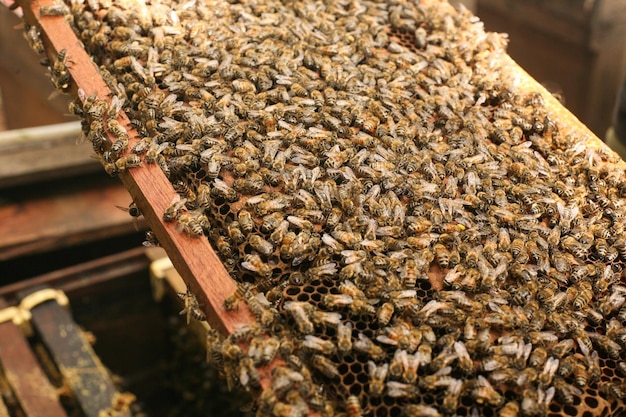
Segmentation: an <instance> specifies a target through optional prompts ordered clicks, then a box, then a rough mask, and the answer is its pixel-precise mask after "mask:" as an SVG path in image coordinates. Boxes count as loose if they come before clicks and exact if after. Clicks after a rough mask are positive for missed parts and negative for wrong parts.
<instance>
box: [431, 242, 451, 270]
mask: <svg viewBox="0 0 626 417" xmlns="http://www.w3.org/2000/svg"><path fill="white" fill-rule="evenodd" d="M433 250H434V252H435V257H436V259H437V263H438V264H439V266H440V267H441V268H443V269H447V268H448V267H449V266H450V251H449V250H448V249H447V248H446V247H445V246H444V245H442V244H441V243H437V244H436V245H435V246H434V248H433Z"/></svg>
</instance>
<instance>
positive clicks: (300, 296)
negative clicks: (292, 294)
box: [296, 293, 310, 303]
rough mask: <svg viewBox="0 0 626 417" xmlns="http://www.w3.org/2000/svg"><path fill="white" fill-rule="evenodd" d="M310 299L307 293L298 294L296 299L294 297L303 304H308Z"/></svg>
mask: <svg viewBox="0 0 626 417" xmlns="http://www.w3.org/2000/svg"><path fill="white" fill-rule="evenodd" d="M309 299H310V295H309V294H307V293H300V294H298V297H296V300H298V301H303V302H305V303H306V302H308V301H309Z"/></svg>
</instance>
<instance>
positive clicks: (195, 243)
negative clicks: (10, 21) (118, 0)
mask: <svg viewBox="0 0 626 417" xmlns="http://www.w3.org/2000/svg"><path fill="white" fill-rule="evenodd" d="M52 3H53V2H52V1H49V0H34V1H27V0H21V1H20V2H19V4H20V5H21V7H22V10H23V13H24V19H25V20H26V21H27V22H29V23H30V24H37V25H39V27H40V28H41V33H42V38H43V41H44V44H45V45H46V51H47V53H48V54H50V55H51V56H50V58H51V59H56V56H55V55H56V54H57V53H58V52H59V51H61V50H63V49H65V50H66V56H67V61H68V69H69V72H70V74H71V76H72V80H73V82H72V87H71V91H72V95H74V96H77V95H78V90H79V89H80V90H82V91H84V92H85V93H86V94H87V95H91V94H96V95H97V96H98V97H99V98H100V99H104V98H109V97H110V96H111V91H110V90H109V89H108V87H107V86H106V84H105V83H104V81H103V80H102V78H101V77H100V74H99V72H98V69H97V68H96V67H95V65H94V64H93V62H92V61H91V59H90V58H89V55H87V53H86V52H85V50H84V49H83V47H82V44H81V42H80V41H79V40H78V39H77V38H76V36H75V34H74V32H72V30H71V28H70V27H69V25H68V24H67V22H66V21H65V19H64V18H63V17H62V16H40V13H39V9H40V7H42V6H45V5H50V4H52ZM118 121H119V122H120V123H121V124H122V125H123V126H124V127H126V128H127V130H128V132H129V134H130V144H131V145H130V146H131V147H132V145H133V144H134V143H136V142H137V140H138V138H137V132H136V131H135V130H134V129H132V127H131V126H130V121H129V120H128V118H127V117H126V115H125V114H123V112H121V113H120V115H119V117H118ZM119 177H120V179H121V181H122V183H123V184H124V186H125V187H126V189H127V190H128V191H129V192H130V194H131V196H132V198H133V201H134V202H135V203H136V204H137V206H138V207H139V209H140V210H141V212H142V213H143V215H144V217H145V218H146V220H147V222H148V224H149V226H150V227H151V229H152V230H153V232H154V233H155V234H156V236H157V238H158V239H159V242H160V244H161V245H162V246H163V247H164V248H165V250H166V251H167V253H168V255H169V256H170V258H171V259H172V263H173V264H174V266H175V267H176V269H177V270H178V272H179V273H180V274H181V276H183V277H184V279H185V282H186V283H187V285H188V286H189V287H190V288H191V290H192V291H193V292H194V294H196V295H197V297H198V301H199V302H200V304H201V305H202V306H203V308H204V309H205V313H206V316H207V319H208V321H209V324H210V325H211V326H212V327H213V328H215V329H217V330H218V331H219V332H220V333H221V334H222V335H228V334H231V333H232V332H234V331H235V330H236V329H237V328H239V327H241V326H244V325H247V324H251V323H253V322H254V321H255V319H254V316H253V315H252V314H251V313H250V311H249V310H248V309H247V308H246V307H243V306H242V308H240V309H238V310H237V311H233V312H228V311H226V309H225V308H224V300H225V299H226V298H227V297H228V296H230V295H231V294H232V293H233V292H235V290H236V289H237V284H236V283H235V281H233V280H232V279H231V277H230V275H229V274H228V272H227V271H226V269H225V268H224V266H223V265H222V263H221V261H220V260H219V258H218V257H217V255H216V254H215V252H214V251H213V248H212V247H211V245H210V243H209V242H208V240H207V239H204V238H202V239H195V238H191V237H189V236H187V235H185V234H183V233H180V232H179V231H177V230H176V226H175V225H174V224H171V223H165V222H164V221H163V219H162V213H163V212H164V211H165V210H166V208H167V207H168V206H169V204H170V203H171V201H172V200H173V199H174V198H175V196H176V195H177V194H176V192H175V191H174V189H173V188H172V185H171V184H170V183H169V181H168V179H167V178H166V177H165V175H164V173H163V172H162V171H161V169H160V168H159V167H158V166H156V165H144V166H142V167H140V168H135V169H131V170H129V171H126V172H122V173H120V175H119Z"/></svg>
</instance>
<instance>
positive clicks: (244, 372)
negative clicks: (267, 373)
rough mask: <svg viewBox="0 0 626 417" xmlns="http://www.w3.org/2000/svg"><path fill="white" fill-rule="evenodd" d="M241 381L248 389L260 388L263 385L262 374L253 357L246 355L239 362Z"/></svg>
mask: <svg viewBox="0 0 626 417" xmlns="http://www.w3.org/2000/svg"><path fill="white" fill-rule="evenodd" d="M238 366H239V374H238V378H239V382H240V383H241V385H242V386H243V387H244V388H246V389H250V388H252V389H259V388H260V387H261V374H260V373H259V371H258V369H257V368H256V366H255V365H254V361H253V359H252V358H250V357H248V356H245V357H243V358H241V360H240V361H239V363H238Z"/></svg>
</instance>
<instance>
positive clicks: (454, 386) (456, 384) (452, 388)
mask: <svg viewBox="0 0 626 417" xmlns="http://www.w3.org/2000/svg"><path fill="white" fill-rule="evenodd" d="M462 389H463V381H462V380H460V379H455V380H454V381H453V382H452V383H450V385H448V388H447V390H446V395H445V397H444V398H443V403H442V405H441V406H442V409H443V410H444V411H445V412H447V413H450V414H452V413H455V412H456V410H457V409H458V406H459V398H460V396H461V391H462Z"/></svg>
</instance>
